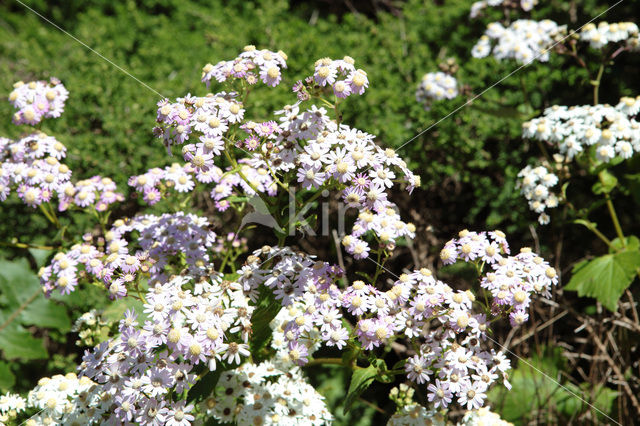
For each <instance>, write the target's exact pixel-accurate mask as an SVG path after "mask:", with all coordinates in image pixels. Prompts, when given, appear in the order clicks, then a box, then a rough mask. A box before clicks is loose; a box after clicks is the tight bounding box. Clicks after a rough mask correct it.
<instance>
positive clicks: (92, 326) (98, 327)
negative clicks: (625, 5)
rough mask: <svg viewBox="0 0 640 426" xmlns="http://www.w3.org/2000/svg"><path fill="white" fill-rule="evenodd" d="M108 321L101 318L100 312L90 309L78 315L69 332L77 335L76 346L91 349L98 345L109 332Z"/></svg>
mask: <svg viewBox="0 0 640 426" xmlns="http://www.w3.org/2000/svg"><path fill="white" fill-rule="evenodd" d="M109 325H110V323H109V321H106V320H104V319H103V317H102V312H101V311H98V310H96V309H92V310H90V311H88V312H85V313H84V314H82V315H80V317H78V319H77V320H76V321H75V322H74V323H73V327H72V328H71V331H72V332H74V333H77V334H78V340H76V346H89V347H93V346H95V345H96V344H98V343H100V342H101V341H102V339H103V338H104V336H105V335H106V334H107V333H108V332H109Z"/></svg>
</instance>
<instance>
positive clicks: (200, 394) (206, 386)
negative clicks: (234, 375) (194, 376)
mask: <svg viewBox="0 0 640 426" xmlns="http://www.w3.org/2000/svg"><path fill="white" fill-rule="evenodd" d="M224 370H225V369H224V368H222V365H219V366H218V369H216V370H215V371H209V372H208V373H207V374H205V375H204V376H203V377H202V378H201V379H200V380H198V381H197V382H196V384H195V385H193V386H192V387H191V389H189V393H187V401H188V402H191V401H194V400H195V401H196V402H200V401H203V400H204V399H205V398H207V397H208V396H209V395H211V393H212V392H213V390H214V389H215V387H216V385H217V384H218V380H219V379H220V375H221V374H222V372H223V371H224Z"/></svg>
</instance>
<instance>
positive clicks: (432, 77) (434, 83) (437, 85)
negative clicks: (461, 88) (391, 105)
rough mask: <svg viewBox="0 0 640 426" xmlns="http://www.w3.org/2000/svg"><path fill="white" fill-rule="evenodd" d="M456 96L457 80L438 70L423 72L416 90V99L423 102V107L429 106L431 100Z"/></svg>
mask: <svg viewBox="0 0 640 426" xmlns="http://www.w3.org/2000/svg"><path fill="white" fill-rule="evenodd" d="M456 96H458V82H457V80H456V79H455V77H453V76H451V75H448V74H445V73H443V72H440V71H438V72H430V73H427V74H425V75H424V77H422V81H421V82H420V84H419V85H418V90H416V99H417V101H418V102H420V103H423V104H425V108H428V107H429V103H430V102H431V101H439V100H442V99H453V98H455V97H456Z"/></svg>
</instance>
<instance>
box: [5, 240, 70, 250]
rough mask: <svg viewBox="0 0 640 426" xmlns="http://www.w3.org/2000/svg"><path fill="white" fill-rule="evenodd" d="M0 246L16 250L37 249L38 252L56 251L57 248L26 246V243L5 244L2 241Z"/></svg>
mask: <svg viewBox="0 0 640 426" xmlns="http://www.w3.org/2000/svg"><path fill="white" fill-rule="evenodd" d="M0 246H4V247H16V248H22V249H30V248H33V249H38V250H56V249H57V248H58V247H53V246H39V245H35V244H28V243H5V242H3V241H0Z"/></svg>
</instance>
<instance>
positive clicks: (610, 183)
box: [591, 169, 618, 194]
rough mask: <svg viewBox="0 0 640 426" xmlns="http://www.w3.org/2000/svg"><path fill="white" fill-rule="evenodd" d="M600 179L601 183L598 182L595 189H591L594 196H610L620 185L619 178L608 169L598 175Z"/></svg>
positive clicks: (594, 186)
mask: <svg viewBox="0 0 640 426" xmlns="http://www.w3.org/2000/svg"><path fill="white" fill-rule="evenodd" d="M598 177H599V178H600V182H596V183H595V184H594V185H593V187H591V190H592V191H593V193H594V194H608V193H610V192H611V191H613V188H615V187H616V185H618V178H616V177H615V176H614V175H612V174H611V173H609V172H608V171H607V170H606V169H605V170H602V171H601V172H600V173H599V174H598Z"/></svg>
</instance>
